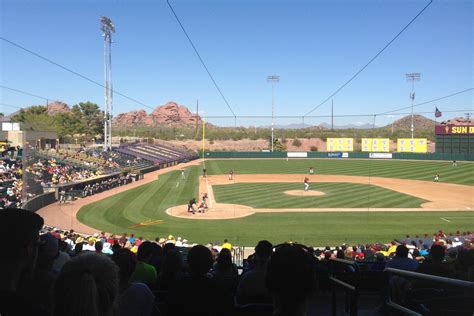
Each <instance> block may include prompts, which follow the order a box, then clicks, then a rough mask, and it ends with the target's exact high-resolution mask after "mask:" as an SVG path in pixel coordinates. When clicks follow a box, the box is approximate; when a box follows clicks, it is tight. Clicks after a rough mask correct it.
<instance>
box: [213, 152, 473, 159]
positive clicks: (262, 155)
mask: <svg viewBox="0 0 474 316" xmlns="http://www.w3.org/2000/svg"><path fill="white" fill-rule="evenodd" d="M303 154H304V152H303ZM331 154H334V153H327V152H315V151H310V152H307V153H306V156H307V158H333V157H330V155H331ZM204 157H205V158H213V159H226V158H234V159H235V158H260V159H261V158H287V157H288V153H287V152H273V153H272V152H260V151H241V152H234V151H208V152H207V151H206V152H205V153H204ZM295 158H304V157H295ZM345 158H359V159H368V158H370V156H369V153H362V152H349V153H348V157H345ZM334 159H340V158H338V157H334ZM391 159H409V160H449V161H452V160H456V161H474V153H455V154H453V153H426V154H415V153H392V158H391Z"/></svg>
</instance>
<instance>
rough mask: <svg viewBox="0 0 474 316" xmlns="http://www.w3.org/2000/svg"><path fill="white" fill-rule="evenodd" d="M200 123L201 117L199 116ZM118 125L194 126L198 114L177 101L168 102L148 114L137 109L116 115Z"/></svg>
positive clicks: (115, 120) (115, 123)
mask: <svg viewBox="0 0 474 316" xmlns="http://www.w3.org/2000/svg"><path fill="white" fill-rule="evenodd" d="M197 120H198V124H200V123H201V122H202V121H201V117H200V116H198V117H197ZM113 123H114V125H116V126H136V125H142V126H150V127H152V126H157V125H165V126H167V127H193V126H195V125H196V115H195V114H193V113H191V111H189V110H188V108H187V107H185V106H183V105H178V104H177V103H176V102H168V103H166V104H165V105H161V106H157V107H156V108H155V110H153V112H151V113H150V114H148V113H147V112H146V111H144V110H135V111H130V112H126V113H121V114H118V115H117V116H115V117H114V122H113Z"/></svg>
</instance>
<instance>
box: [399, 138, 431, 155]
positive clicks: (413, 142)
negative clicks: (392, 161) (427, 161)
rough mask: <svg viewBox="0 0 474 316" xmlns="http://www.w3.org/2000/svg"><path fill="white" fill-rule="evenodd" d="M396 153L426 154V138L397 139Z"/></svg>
mask: <svg viewBox="0 0 474 316" xmlns="http://www.w3.org/2000/svg"><path fill="white" fill-rule="evenodd" d="M397 151H398V152H399V153H404V152H405V153H407V152H408V153H426V152H427V151H428V140H427V139H426V138H399V139H397Z"/></svg>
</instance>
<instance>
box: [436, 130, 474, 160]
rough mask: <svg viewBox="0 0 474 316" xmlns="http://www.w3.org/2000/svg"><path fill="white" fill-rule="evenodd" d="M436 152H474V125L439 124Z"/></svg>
mask: <svg viewBox="0 0 474 316" xmlns="http://www.w3.org/2000/svg"><path fill="white" fill-rule="evenodd" d="M435 134H436V153H449V154H474V125H449V124H447V125H437V126H435Z"/></svg>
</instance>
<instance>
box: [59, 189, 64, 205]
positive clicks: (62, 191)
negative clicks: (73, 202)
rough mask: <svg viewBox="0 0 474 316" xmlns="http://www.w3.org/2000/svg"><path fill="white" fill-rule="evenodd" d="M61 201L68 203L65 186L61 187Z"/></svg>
mask: <svg viewBox="0 0 474 316" xmlns="http://www.w3.org/2000/svg"><path fill="white" fill-rule="evenodd" d="M61 203H66V190H64V188H61V191H59V204H61Z"/></svg>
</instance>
